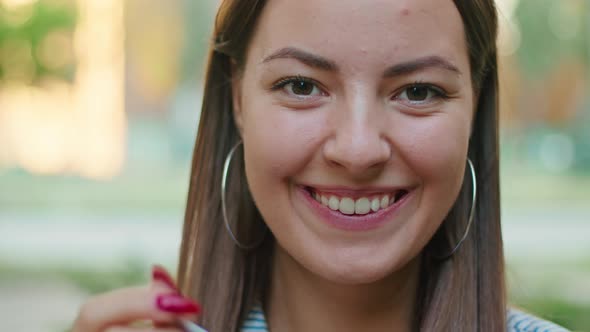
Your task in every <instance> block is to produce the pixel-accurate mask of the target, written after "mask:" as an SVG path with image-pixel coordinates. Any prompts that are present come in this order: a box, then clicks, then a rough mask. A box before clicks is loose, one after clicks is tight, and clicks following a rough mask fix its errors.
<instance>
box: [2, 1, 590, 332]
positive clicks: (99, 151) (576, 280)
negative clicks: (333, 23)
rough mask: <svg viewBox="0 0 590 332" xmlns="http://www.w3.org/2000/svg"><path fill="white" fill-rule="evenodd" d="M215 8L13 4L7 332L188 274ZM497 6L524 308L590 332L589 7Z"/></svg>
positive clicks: (5, 34)
mask: <svg viewBox="0 0 590 332" xmlns="http://www.w3.org/2000/svg"><path fill="white" fill-rule="evenodd" d="M217 4H218V1H214V0H207V1H206V0H126V1H120V0H0V296H1V297H2V301H0V321H2V328H1V329H2V330H6V331H13V332H20V331H27V332H36V331H65V330H66V329H67V328H68V325H69V324H70V323H71V321H72V320H73V318H74V316H75V314H76V311H77V308H78V306H79V305H80V303H82V302H83V300H84V299H85V298H86V297H87V296H88V295H89V294H93V293H97V292H102V291H106V290H109V289H112V288H116V287H121V286H125V285H132V284H137V283H142V282H145V281H147V277H148V271H149V269H150V266H151V264H152V263H160V264H163V265H164V266H166V267H168V268H170V269H172V270H174V269H175V267H176V264H177V257H176V253H177V250H178V246H179V240H180V232H181V223H182V214H183V209H184V203H185V199H186V192H187V184H188V172H189V167H190V158H191V149H192V145H193V140H194V137H195V132H196V128H197V124H198V117H199V107H200V101H201V89H202V83H201V78H202V74H203V69H204V63H205V59H204V56H205V53H206V49H207V46H208V40H209V34H210V31H211V30H210V29H211V27H212V23H213V17H214V12H215V10H216V6H217ZM498 5H499V7H500V10H501V14H500V15H501V22H502V29H501V36H500V39H499V46H500V53H501V59H500V62H501V64H500V72H501V80H502V82H501V91H502V99H501V104H502V107H501V122H502V133H501V134H502V137H501V140H502V151H501V153H502V209H503V211H502V214H503V228H504V239H505V247H506V257H507V261H508V270H507V278H508V283H509V289H510V300H511V302H512V303H513V304H515V305H518V306H520V307H522V308H525V309H526V310H528V311H530V312H533V313H535V314H537V315H539V316H542V317H545V318H548V319H551V320H554V321H556V322H558V323H560V324H562V325H564V326H566V327H568V328H570V329H572V330H582V331H583V330H587V331H590V130H589V129H590V94H589V90H590V89H589V86H590V85H589V83H590V68H589V67H590V1H587V0H560V1H554V0H520V1H519V0H502V1H498ZM24 312H26V313H33V314H32V315H31V314H27V315H23V313H24Z"/></svg>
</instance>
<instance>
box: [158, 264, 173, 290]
mask: <svg viewBox="0 0 590 332" xmlns="http://www.w3.org/2000/svg"><path fill="white" fill-rule="evenodd" d="M152 285H153V286H154V288H156V289H158V290H161V291H166V290H168V291H173V292H179V291H178V287H177V286H176V282H175V281H174V279H173V278H172V276H170V273H168V271H166V269H165V268H164V267H162V266H160V265H154V266H153V267H152Z"/></svg>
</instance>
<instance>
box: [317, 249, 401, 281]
mask: <svg viewBox="0 0 590 332" xmlns="http://www.w3.org/2000/svg"><path fill="white" fill-rule="evenodd" d="M338 256H340V257H338ZM345 256H346V255H345ZM407 264H408V260H403V259H402V257H399V256H393V257H392V256H391V255H387V256H380V255H374V254H373V255H371V256H367V255H359V256H355V257H342V255H337V256H333V257H332V259H330V260H329V261H315V262H313V263H311V264H310V265H311V266H310V270H311V272H313V273H315V274H317V275H319V276H321V277H322V278H323V279H326V280H328V281H330V282H333V283H337V284H343V285H366V284H371V283H375V282H378V281H380V280H383V279H386V278H387V277H389V276H391V275H392V274H395V273H396V272H398V271H401V270H403V269H404V267H405V266H406V265H407Z"/></svg>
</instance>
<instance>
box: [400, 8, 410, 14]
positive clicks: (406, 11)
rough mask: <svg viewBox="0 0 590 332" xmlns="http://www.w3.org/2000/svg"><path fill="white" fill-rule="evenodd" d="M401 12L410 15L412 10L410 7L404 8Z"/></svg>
mask: <svg viewBox="0 0 590 332" xmlns="http://www.w3.org/2000/svg"><path fill="white" fill-rule="evenodd" d="M400 13H401V15H402V16H408V15H410V10H409V9H408V8H402V10H401V12H400Z"/></svg>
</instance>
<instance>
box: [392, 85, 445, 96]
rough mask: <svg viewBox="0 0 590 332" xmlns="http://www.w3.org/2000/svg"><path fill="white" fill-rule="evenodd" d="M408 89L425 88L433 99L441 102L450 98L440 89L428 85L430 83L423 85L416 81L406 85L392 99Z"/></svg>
mask: <svg viewBox="0 0 590 332" xmlns="http://www.w3.org/2000/svg"><path fill="white" fill-rule="evenodd" d="M409 88H427V89H428V90H430V91H431V92H433V93H434V94H435V98H441V99H443V100H447V99H450V98H451V97H450V96H449V94H448V93H447V92H446V91H445V90H444V89H442V88H440V87H438V86H436V85H433V84H430V83H424V82H422V81H416V82H414V83H412V84H408V85H405V86H403V87H402V88H401V89H399V90H398V91H397V92H396V93H395V94H394V96H393V97H392V98H395V97H397V96H399V95H400V94H401V93H403V92H404V91H406V90H408V89H409Z"/></svg>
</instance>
